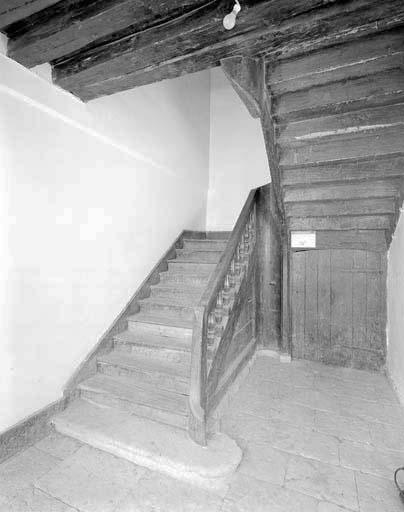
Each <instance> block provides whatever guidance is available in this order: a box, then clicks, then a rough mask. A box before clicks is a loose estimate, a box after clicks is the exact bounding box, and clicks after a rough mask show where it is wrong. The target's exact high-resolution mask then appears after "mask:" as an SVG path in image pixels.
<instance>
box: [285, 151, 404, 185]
mask: <svg viewBox="0 0 404 512" xmlns="http://www.w3.org/2000/svg"><path fill="white" fill-rule="evenodd" d="M399 176H404V156H387V157H385V158H379V159H377V160H375V159H374V158H371V159H368V160H360V161H355V162H347V163H341V164H337V165H335V164H328V165H312V166H309V167H301V168H297V169H296V168H292V169H290V168H283V169H281V183H282V185H309V184H314V183H327V182H336V181H341V182H345V183H349V182H352V181H367V180H380V179H381V178H387V177H389V178H394V177H399Z"/></svg>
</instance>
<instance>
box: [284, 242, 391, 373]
mask: <svg viewBox="0 0 404 512" xmlns="http://www.w3.org/2000/svg"><path fill="white" fill-rule="evenodd" d="M385 293H386V255H385V253H377V252H373V251H362V250H350V249H327V250H310V251H301V252H294V253H293V254H292V278H291V300H292V354H293V356H294V357H297V358H306V359H312V360H317V361H321V362H324V363H327V364H336V365H341V366H353V367H355V368H363V369H371V370H377V369H380V368H382V367H383V365H384V363H385V352H386V337H385V327H386V297H385Z"/></svg>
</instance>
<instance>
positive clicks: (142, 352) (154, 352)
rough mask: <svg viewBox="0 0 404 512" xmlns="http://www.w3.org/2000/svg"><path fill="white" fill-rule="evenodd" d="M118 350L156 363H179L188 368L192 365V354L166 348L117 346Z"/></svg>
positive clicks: (131, 345) (133, 345) (132, 345)
mask: <svg viewBox="0 0 404 512" xmlns="http://www.w3.org/2000/svg"><path fill="white" fill-rule="evenodd" d="M117 349H119V350H121V351H122V352H126V353H128V354H133V355H134V356H141V357H147V358H148V359H151V360H154V361H162V362H164V361H170V362H172V363H178V364H180V365H181V366H185V367H188V366H190V364H191V352H190V351H189V352H182V351H179V350H170V349H166V348H157V347H145V346H141V345H135V344H130V345H117Z"/></svg>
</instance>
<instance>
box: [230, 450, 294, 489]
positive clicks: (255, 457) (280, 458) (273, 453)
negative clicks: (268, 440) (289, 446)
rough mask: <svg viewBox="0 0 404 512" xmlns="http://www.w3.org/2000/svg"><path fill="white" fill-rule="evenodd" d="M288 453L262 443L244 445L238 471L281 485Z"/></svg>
mask: <svg viewBox="0 0 404 512" xmlns="http://www.w3.org/2000/svg"><path fill="white" fill-rule="evenodd" d="M288 460H289V455H288V454H287V453H284V452H280V451H278V450H275V449H274V448H272V446H269V445H268V444H264V443H257V444H253V443H250V444H248V445H247V446H246V448H245V450H244V453H243V460H242V462H241V465H240V467H239V472H240V473H243V474H245V475H249V476H251V477H254V478H258V479H260V480H263V481H265V482H270V483H273V484H278V485H282V484H283V482H284V480H285V473H286V467H287V463H288Z"/></svg>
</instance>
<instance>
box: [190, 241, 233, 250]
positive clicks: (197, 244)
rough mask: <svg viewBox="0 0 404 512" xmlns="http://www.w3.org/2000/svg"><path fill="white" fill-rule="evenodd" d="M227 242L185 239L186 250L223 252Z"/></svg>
mask: <svg viewBox="0 0 404 512" xmlns="http://www.w3.org/2000/svg"><path fill="white" fill-rule="evenodd" d="M226 244H227V242H222V241H218V242H204V241H203V240H185V241H184V250H185V251H221V252H223V251H224V249H225V247H226Z"/></svg>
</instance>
